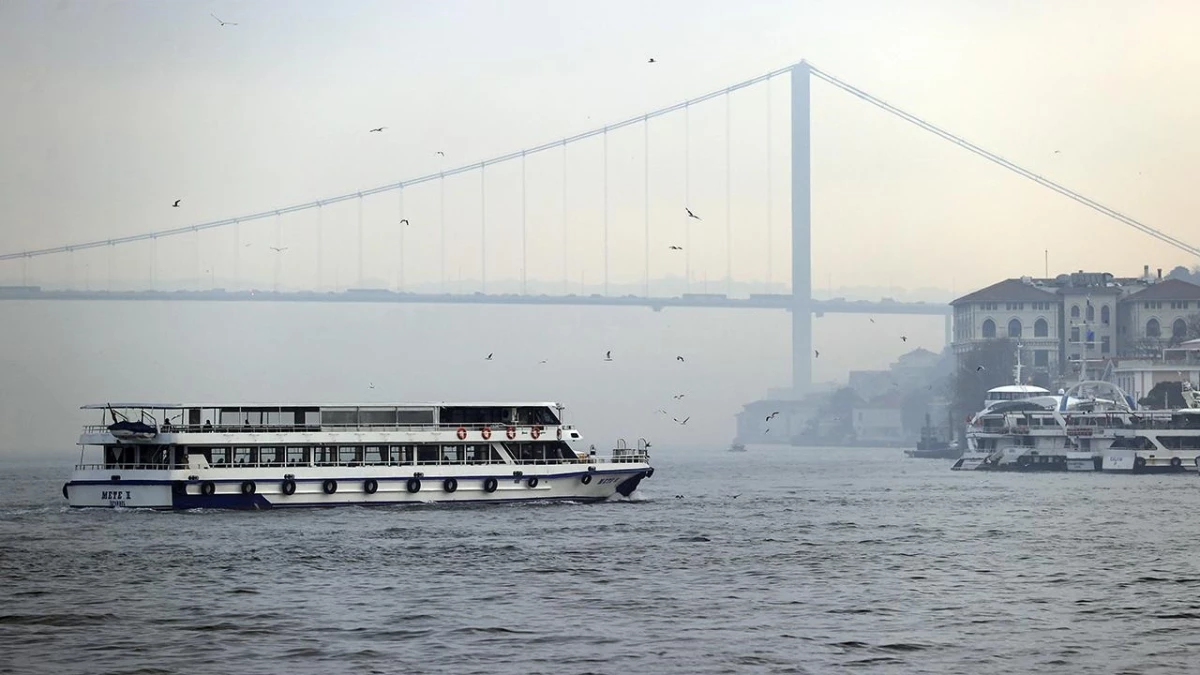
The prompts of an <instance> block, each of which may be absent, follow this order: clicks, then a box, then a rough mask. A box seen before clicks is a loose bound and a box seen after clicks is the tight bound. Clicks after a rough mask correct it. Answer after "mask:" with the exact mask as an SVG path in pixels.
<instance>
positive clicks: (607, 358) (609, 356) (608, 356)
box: [604, 349, 612, 361]
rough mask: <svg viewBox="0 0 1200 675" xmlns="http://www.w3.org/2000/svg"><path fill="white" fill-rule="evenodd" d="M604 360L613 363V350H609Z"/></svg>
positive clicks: (605, 353)
mask: <svg viewBox="0 0 1200 675" xmlns="http://www.w3.org/2000/svg"><path fill="white" fill-rule="evenodd" d="M604 360H605V361H612V350H611V349H610V350H608V351H606V352H604Z"/></svg>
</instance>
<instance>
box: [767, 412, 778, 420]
mask: <svg viewBox="0 0 1200 675" xmlns="http://www.w3.org/2000/svg"><path fill="white" fill-rule="evenodd" d="M778 414H779V411H778V410H776V411H775V412H773V413H771V414H770V415H767V419H766V421H767V422H770V421H771V420H773V419H775V416H776V415H778Z"/></svg>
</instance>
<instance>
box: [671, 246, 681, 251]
mask: <svg viewBox="0 0 1200 675" xmlns="http://www.w3.org/2000/svg"><path fill="white" fill-rule="evenodd" d="M669 248H670V249H671V250H672V251H682V250H683V247H682V246H670V247H669Z"/></svg>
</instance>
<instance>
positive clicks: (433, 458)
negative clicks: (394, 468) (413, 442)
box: [416, 445, 441, 464]
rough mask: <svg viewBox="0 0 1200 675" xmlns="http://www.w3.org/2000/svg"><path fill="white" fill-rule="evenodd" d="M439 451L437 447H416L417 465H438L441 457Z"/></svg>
mask: <svg viewBox="0 0 1200 675" xmlns="http://www.w3.org/2000/svg"><path fill="white" fill-rule="evenodd" d="M438 449H439V448H438V446H436V445H418V446H416V451H417V464H437V463H438V460H439V459H440V455H441V453H439V452H438Z"/></svg>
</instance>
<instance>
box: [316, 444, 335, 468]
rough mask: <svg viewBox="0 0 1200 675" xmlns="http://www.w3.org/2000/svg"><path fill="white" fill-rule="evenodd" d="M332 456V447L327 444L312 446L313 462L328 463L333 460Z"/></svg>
mask: <svg viewBox="0 0 1200 675" xmlns="http://www.w3.org/2000/svg"><path fill="white" fill-rule="evenodd" d="M333 457H334V449H333V448H331V447H329V446H325V445H318V446H316V447H314V448H313V463H315V464H329V463H330V462H332V461H333Z"/></svg>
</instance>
